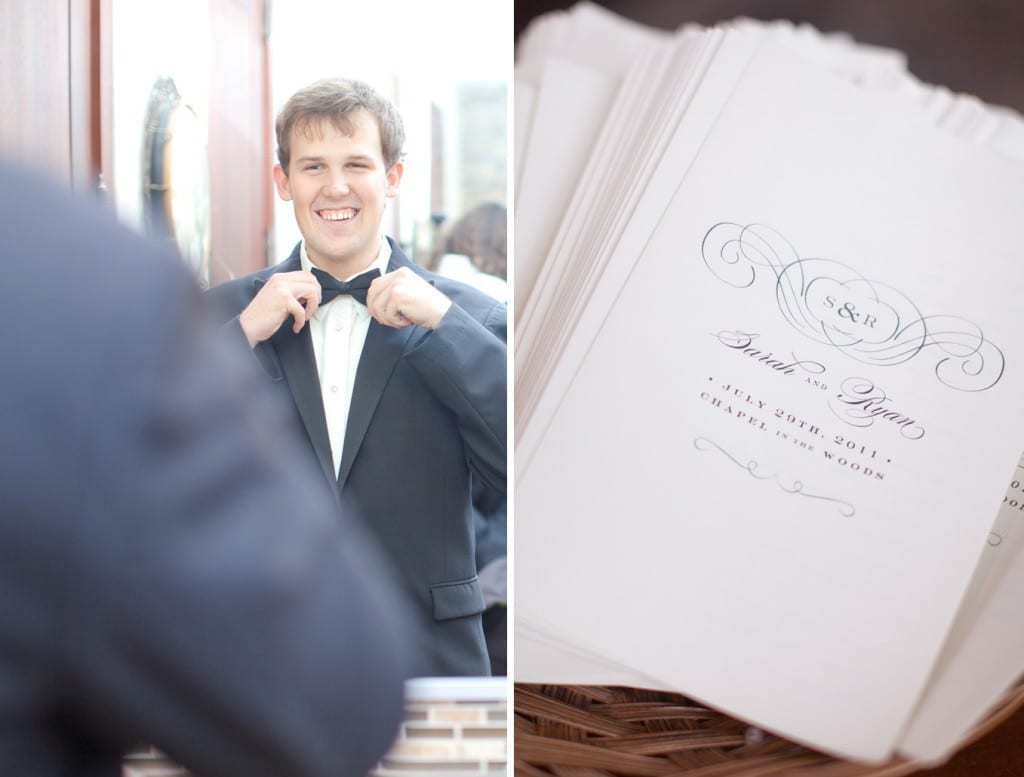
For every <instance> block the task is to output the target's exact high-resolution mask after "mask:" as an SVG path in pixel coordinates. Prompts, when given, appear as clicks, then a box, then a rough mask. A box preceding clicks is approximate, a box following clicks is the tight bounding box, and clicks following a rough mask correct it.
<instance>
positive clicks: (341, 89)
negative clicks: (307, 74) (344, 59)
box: [274, 78, 405, 174]
mask: <svg viewBox="0 0 1024 777" xmlns="http://www.w3.org/2000/svg"><path fill="white" fill-rule="evenodd" d="M358 110H364V111H366V112H367V113H369V114H370V115H371V116H373V117H374V118H375V119H376V120H377V128H378V129H379V131H380V146H381V154H382V156H383V157H384V165H385V167H386V168H387V169H389V170H390V169H391V166H392V165H394V164H395V162H397V161H398V160H400V159H401V158H402V147H403V146H404V145H405V129H404V128H403V126H402V117H401V116H399V115H398V110H397V109H396V108H395V106H394V105H393V104H392V103H391V101H390V100H388V99H387V98H385V97H383V96H382V95H380V94H378V93H377V92H376V91H374V90H373V89H372V88H371V87H370V86H369V85H368V84H366V83H364V82H362V81H356V80H354V79H348V78H324V79H322V80H320V81H316V82H315V83H312V84H310V85H309V86H307V87H304V88H302V89H300V90H299V91H297V92H296V93H295V94H293V95H292V96H291V97H290V98H289V100H288V102H287V103H285V105H284V107H283V108H282V109H281V112H280V113H278V114H277V122H276V123H275V126H274V129H275V132H276V134H277V161H278V162H279V163H280V164H281V168H282V169H283V170H284V171H285V173H286V174H287V173H288V162H289V161H291V137H292V133H293V132H295V131H299V132H312V131H315V129H316V125H317V124H318V123H319V122H320V121H324V120H326V121H329V122H331V124H333V125H334V126H335V127H337V128H338V130H340V131H341V132H344V133H345V134H351V133H352V130H353V128H352V121H351V118H350V117H351V115H352V113H353V112H355V111H358Z"/></svg>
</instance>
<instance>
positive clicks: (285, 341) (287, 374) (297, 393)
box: [255, 246, 335, 483]
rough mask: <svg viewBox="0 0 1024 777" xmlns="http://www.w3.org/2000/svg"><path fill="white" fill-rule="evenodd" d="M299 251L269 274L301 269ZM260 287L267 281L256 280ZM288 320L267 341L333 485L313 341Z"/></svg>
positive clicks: (307, 328) (306, 333)
mask: <svg viewBox="0 0 1024 777" xmlns="http://www.w3.org/2000/svg"><path fill="white" fill-rule="evenodd" d="M301 266H302V265H301V262H300V260H299V249H298V246H296V248H295V250H294V251H293V252H292V255H291V256H290V257H288V259H287V260H285V261H284V262H282V263H281V264H279V265H277V267H275V268H274V271H273V273H270V274H268V276H267V277H268V278H269V275H272V274H274V273H278V272H292V271H293V270H299V269H301ZM255 282H256V283H257V284H258V285H260V286H262V285H263V284H264V283H265V282H266V281H265V280H257V281H255ZM290 322H291V319H290V318H289V319H287V320H286V321H285V322H284V323H283V324H281V328H280V329H278V330H277V332H275V333H274V335H273V337H271V338H270V345H271V347H272V348H273V349H274V352H275V354H276V355H277V358H278V361H279V362H280V364H281V372H282V374H283V375H284V379H285V381H286V382H287V384H288V390H289V391H290V392H291V395H292V399H293V400H294V402H295V407H296V408H298V411H299V416H300V417H301V418H302V424H303V426H304V427H305V428H306V434H307V435H308V437H309V441H310V442H311V443H312V445H313V449H314V450H315V451H316V457H317V460H318V461H319V462H320V467H321V468H322V469H323V471H324V475H325V476H326V477H327V481H328V482H329V483H334V482H335V473H334V463H333V460H332V458H331V441H330V437H328V435H327V417H326V416H325V415H324V403H323V399H322V398H321V396H320V378H319V376H318V375H317V372H316V357H315V356H314V355H313V341H312V339H311V338H310V335H309V327H308V326H304V327H302V331H300V332H299V333H298V334H295V332H293V331H292V328H291V326H290Z"/></svg>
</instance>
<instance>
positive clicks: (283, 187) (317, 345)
mask: <svg viewBox="0 0 1024 777" xmlns="http://www.w3.org/2000/svg"><path fill="white" fill-rule="evenodd" d="M276 133H277V144H278V162H279V164H277V165H275V167H274V181H275V183H276V186H277V192H278V194H279V196H280V197H281V198H282V199H284V200H286V201H290V202H291V203H292V205H293V208H294V212H295V219H296V221H297V223H298V226H299V230H300V232H301V233H302V241H301V242H300V243H299V244H298V245H297V246H296V247H295V249H294V250H293V251H292V253H291V256H289V257H288V258H287V259H286V260H285V261H283V262H282V263H280V264H278V265H276V266H274V267H271V268H268V269H266V270H263V271H260V272H257V273H255V274H253V275H249V276H246V277H243V278H238V279H236V280H232V281H229V282H227V283H225V284H223V285H221V286H218V287H216V288H214V289H212V290H211V291H210V292H208V297H209V300H210V301H211V302H212V303H213V306H214V309H215V310H217V311H219V313H220V318H221V319H222V320H223V321H225V322H226V324H225V327H226V328H227V330H228V331H229V332H233V333H234V336H235V337H236V339H237V341H238V343H239V346H240V347H244V348H249V349H252V352H253V354H254V356H255V357H256V359H257V360H258V362H259V364H260V365H261V367H262V369H263V371H264V373H265V374H266V376H267V378H268V379H269V380H271V381H273V382H274V383H275V384H276V385H277V386H278V387H279V388H280V390H281V391H282V392H284V393H286V394H287V395H288V396H289V397H290V399H291V401H292V404H293V406H294V409H295V423H296V424H297V425H298V426H299V427H300V428H301V429H302V430H303V431H304V432H305V434H306V436H307V438H308V440H309V443H310V446H309V450H308V453H309V458H310V461H311V463H312V465H313V466H315V467H318V468H319V469H320V470H322V472H323V474H324V483H325V485H329V486H330V488H331V491H332V493H333V494H334V496H335V498H336V499H338V500H339V501H340V500H344V501H345V502H347V503H351V504H353V505H354V506H355V507H356V508H357V509H358V511H359V512H360V513H361V514H362V515H363V517H364V519H365V521H366V523H367V525H368V526H369V528H370V530H371V531H372V532H373V533H374V534H375V535H376V537H377V539H378V540H379V541H380V542H381V544H382V545H383V547H384V549H385V550H386V551H387V552H388V554H389V555H390V556H391V559H392V560H393V561H394V562H395V566H396V567H397V569H398V570H399V571H400V572H401V574H402V578H403V580H404V584H405V586H406V588H407V589H408V592H409V593H410V594H411V596H412V598H413V600H414V601H415V602H417V603H418V604H419V606H420V611H421V613H422V614H423V616H424V620H425V622H426V625H427V630H426V633H427V634H428V639H427V640H426V641H427V643H428V644H424V645H422V646H418V647H419V648H420V664H419V666H417V667H416V670H417V671H418V673H420V674H422V675H486V674H489V673H490V672H489V665H488V659H487V652H486V648H485V644H484V638H483V632H482V627H481V613H482V612H483V610H484V600H483V597H482V595H481V592H480V585H479V582H478V580H477V575H476V567H475V562H474V527H473V505H472V479H473V478H479V479H480V480H481V481H482V482H483V483H486V484H487V485H488V486H490V487H491V488H493V489H497V490H499V491H500V492H502V493H504V492H505V473H506V431H505V418H506V409H505V396H506V350H505V317H506V310H505V306H504V305H503V304H500V303H496V302H495V301H494V300H492V299H491V298H489V297H487V296H485V295H483V294H482V293H479V292H477V291H475V290H474V289H471V288H470V287H468V286H465V285H463V284H460V283H457V282H454V281H450V280H446V279H444V278H441V277H439V276H435V275H432V274H431V273H428V272H426V271H424V270H422V269H421V268H419V267H417V266H415V265H413V264H412V263H411V262H410V261H409V259H408V258H406V256H405V254H404V253H402V250H401V249H400V248H399V247H398V245H397V244H396V243H395V242H394V241H392V240H390V239H389V238H387V237H386V236H385V235H384V234H383V231H382V227H381V221H382V218H383V215H384V209H385V204H386V201H387V200H388V199H389V198H392V197H394V196H395V195H396V194H397V192H398V187H399V184H400V183H401V180H402V171H403V166H402V161H401V154H402V146H403V143H404V140H405V137H404V130H403V127H402V121H401V118H400V117H399V115H398V113H397V111H396V110H395V108H394V106H393V105H392V104H391V103H390V102H389V101H388V100H386V99H385V98H383V97H382V96H380V95H379V94H377V93H376V92H374V91H373V90H372V89H370V88H369V87H368V86H367V85H366V84H363V83H361V82H358V81H351V80H341V79H329V80H324V81H318V82H317V83H314V84H312V85H310V86H308V87H306V88H304V89H302V90H300V91H299V92H297V93H296V94H295V95H293V96H292V97H291V99H290V100H289V101H288V103H287V104H286V105H285V106H284V108H283V109H282V110H281V112H280V114H279V115H278V117H277V123H276ZM281 520H282V521H287V520H288V516H287V515H282V516H281Z"/></svg>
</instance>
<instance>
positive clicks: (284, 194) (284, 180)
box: [274, 165, 292, 202]
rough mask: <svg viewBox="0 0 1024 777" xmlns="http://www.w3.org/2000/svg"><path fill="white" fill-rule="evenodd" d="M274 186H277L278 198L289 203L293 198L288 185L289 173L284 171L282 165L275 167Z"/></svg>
mask: <svg viewBox="0 0 1024 777" xmlns="http://www.w3.org/2000/svg"><path fill="white" fill-rule="evenodd" d="M274 185H275V186H277V196H278V197H280V198H281V199H282V200H284V201H286V202H287V201H289V200H291V198H292V189H291V186H290V185H289V183H288V173H286V172H285V171H284V169H283V168H282V167H281V165H274Z"/></svg>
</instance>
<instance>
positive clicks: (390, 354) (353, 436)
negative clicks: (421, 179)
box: [338, 238, 420, 491]
mask: <svg viewBox="0 0 1024 777" xmlns="http://www.w3.org/2000/svg"><path fill="white" fill-rule="evenodd" d="M388 242H390V243H391V261H390V262H388V272H392V271H393V270H396V269H398V268H399V267H410V268H413V264H412V262H410V261H409V260H408V259H407V258H406V256H405V254H404V253H402V249H400V248H399V247H398V245H397V244H396V243H395V242H394V241H392V240H391V239H390V238H388ZM413 269H415V268H413ZM419 329H420V328H419V327H417V326H407V327H404V328H402V329H394V328H392V327H389V326H383V325H381V324H378V323H377V322H376V321H374V320H371V321H370V328H369V330H368V331H367V333H366V342H365V344H364V345H363V353H362V356H361V357H360V358H359V368H358V369H357V370H356V382H355V385H354V386H353V387H352V403H351V404H350V405H349V411H348V426H347V427H346V428H345V447H344V448H343V450H342V454H341V466H340V467H339V468H338V490H339V491H341V489H343V488H344V487H345V482H346V481H347V480H348V475H349V472H351V471H352V463H353V462H354V461H355V458H356V454H357V453H359V446H361V445H362V444H363V438H364V437H365V436H366V430H367V428H369V426H370V421H371V420H372V419H373V414H374V412H375V411H376V409H377V405H378V403H379V402H380V398H381V395H382V394H383V393H384V389H385V387H386V386H387V384H388V381H389V380H390V379H391V375H392V373H393V372H394V371H395V365H397V364H398V360H399V359H400V358H401V356H402V354H403V353H404V352H405V348H406V344H407V343H408V342H409V340H410V338H412V336H413V334H414V333H415V332H416V331H417V330H419Z"/></svg>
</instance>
